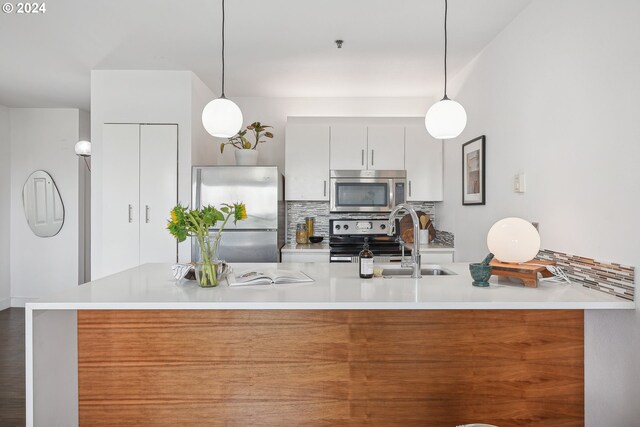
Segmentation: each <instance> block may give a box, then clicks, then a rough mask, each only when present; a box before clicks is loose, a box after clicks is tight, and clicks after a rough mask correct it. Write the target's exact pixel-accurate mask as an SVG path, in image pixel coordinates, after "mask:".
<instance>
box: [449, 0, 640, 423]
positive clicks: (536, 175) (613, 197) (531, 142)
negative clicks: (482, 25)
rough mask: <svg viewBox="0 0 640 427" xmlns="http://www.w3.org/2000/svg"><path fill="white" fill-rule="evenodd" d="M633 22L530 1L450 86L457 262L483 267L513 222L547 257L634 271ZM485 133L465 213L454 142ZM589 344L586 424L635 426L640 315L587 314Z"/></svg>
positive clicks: (637, 60) (612, 7) (639, 95)
mask: <svg viewBox="0 0 640 427" xmlns="http://www.w3.org/2000/svg"><path fill="white" fill-rule="evenodd" d="M639 16H640V2H637V1H634V0H619V1H616V2H610V1H606V0H586V1H585V0H563V1H554V0H534V1H533V2H532V4H531V5H530V6H529V7H528V8H527V9H525V10H524V11H523V12H522V13H521V14H520V15H519V16H518V17H517V18H516V19H515V20H514V21H513V22H512V23H511V24H510V25H509V26H508V27H507V28H506V29H505V30H504V31H503V32H502V33H501V34H500V35H499V36H498V37H497V38H496V39H495V40H494V41H493V42H492V43H491V44H490V45H489V46H488V47H487V48H486V49H485V50H484V51H483V52H482V53H481V54H480V55H479V56H478V57H477V58H476V60H475V61H474V63H473V64H472V65H471V66H470V67H469V69H468V70H466V73H465V75H464V76H462V77H461V78H459V79H458V80H457V81H455V82H454V83H455V86H456V87H457V91H452V93H451V94H452V95H455V99H457V100H458V101H460V102H461V103H462V104H463V105H464V106H465V108H466V110H467V114H468V117H469V122H468V126H467V128H466V130H465V132H464V133H463V135H462V136H461V137H459V138H457V140H455V141H446V142H445V168H446V171H445V198H444V199H445V202H443V203H442V206H440V207H439V211H438V216H439V218H440V220H441V221H442V222H441V225H440V226H441V228H443V229H445V230H451V231H453V232H454V233H455V239H456V258H457V259H458V260H460V261H471V260H480V259H482V257H484V256H485V255H486V253H487V252H488V250H487V248H486V243H485V238H486V233H487V231H488V229H489V227H490V226H491V225H492V224H493V222H495V221H496V220H498V219H500V218H502V217H506V216H511V215H515V216H521V217H524V218H526V219H528V220H532V221H539V222H540V234H541V238H542V246H543V247H544V248H550V249H555V250H559V251H563V252H567V253H570V254H577V255H584V256H588V257H595V258H597V259H600V260H603V261H615V262H620V263H624V264H629V265H632V266H635V267H636V269H637V268H640V244H639V243H638V242H639V241H640V228H639V227H638V226H637V213H638V212H639V210H640V202H639V199H640V192H639V191H640V187H639V183H640V168H638V166H637V162H638V159H640V143H639V138H640V121H639V120H638V116H639V113H640V108H639V107H638V100H639V99H640V84H638V76H639V75H640V43H639V42H638V41H639V40H640V26H638V24H637V18H638V17H639ZM456 92H457V93H456ZM481 134H486V135H487V205H486V206H470V207H465V206H462V205H461V194H460V192H461V182H460V181H461V173H462V172H461V144H462V143H463V142H465V141H467V140H470V139H472V138H473V137H476V136H478V135H481ZM519 171H523V172H525V173H526V185H527V192H526V193H525V194H516V193H514V192H513V191H512V179H513V175H514V174H515V173H516V172H519ZM585 345H586V350H585V365H586V366H585V371H586V380H585V381H586V405H585V409H586V421H587V425H589V426H631V425H637V424H638V419H640V405H638V396H639V395H640V364H639V363H638V355H640V315H638V313H636V312H633V311H632V312H624V313H613V312H606V311H605V312H602V311H589V312H587V313H586V325H585Z"/></svg>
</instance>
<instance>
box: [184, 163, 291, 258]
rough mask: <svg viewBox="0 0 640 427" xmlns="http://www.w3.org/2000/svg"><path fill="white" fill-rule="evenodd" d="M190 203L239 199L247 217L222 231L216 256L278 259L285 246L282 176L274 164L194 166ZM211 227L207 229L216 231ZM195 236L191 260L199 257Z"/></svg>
mask: <svg viewBox="0 0 640 427" xmlns="http://www.w3.org/2000/svg"><path fill="white" fill-rule="evenodd" d="M192 179H193V188H192V199H193V200H192V206H194V207H196V208H201V207H202V206H206V205H213V206H215V207H217V208H218V207H219V206H220V204H221V203H229V204H231V203H237V202H242V203H244V204H245V205H246V206H247V215H248V218H247V219H246V220H243V221H238V223H237V224H236V225H233V223H232V222H231V221H229V223H228V224H227V226H226V227H225V229H224V231H223V232H222V240H221V242H220V249H219V252H218V256H219V258H220V259H223V260H225V261H227V262H279V261H280V248H282V246H283V245H284V233H285V225H284V221H285V218H284V215H285V210H284V191H283V190H284V189H283V177H282V174H281V173H280V172H279V171H278V168H277V167H276V166H196V167H194V168H193V172H192ZM216 231H217V230H216V229H212V230H211V231H210V232H211V233H214V232H216ZM199 252H200V251H199V250H198V244H197V242H196V241H195V239H192V243H191V259H192V260H193V261H198V258H199V257H200V253H199Z"/></svg>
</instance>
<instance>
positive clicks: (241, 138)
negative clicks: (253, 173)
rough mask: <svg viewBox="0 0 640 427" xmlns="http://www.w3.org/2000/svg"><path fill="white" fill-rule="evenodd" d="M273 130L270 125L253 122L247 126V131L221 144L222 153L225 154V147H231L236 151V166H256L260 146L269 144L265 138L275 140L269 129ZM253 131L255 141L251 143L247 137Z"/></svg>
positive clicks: (242, 131)
mask: <svg viewBox="0 0 640 427" xmlns="http://www.w3.org/2000/svg"><path fill="white" fill-rule="evenodd" d="M270 128H272V126H269V125H263V124H262V123H260V122H253V123H251V124H250V125H248V126H247V128H246V129H244V130H241V131H240V132H238V133H237V134H236V135H234V136H232V137H231V138H229V140H228V141H227V142H223V143H221V144H220V153H224V147H225V146H226V145H231V146H233V147H235V148H237V150H236V164H237V165H242V166H255V165H257V164H258V150H257V148H258V144H261V143H263V142H267V140H266V139H265V138H269V139H271V138H273V133H272V132H269V131H268V130H267V129H270ZM249 131H251V132H252V133H253V139H254V141H253V142H251V141H249V139H248V138H247V137H246V136H245V135H247V133H248V132H249Z"/></svg>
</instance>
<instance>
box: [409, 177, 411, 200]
mask: <svg viewBox="0 0 640 427" xmlns="http://www.w3.org/2000/svg"><path fill="white" fill-rule="evenodd" d="M409 197H411V181H409Z"/></svg>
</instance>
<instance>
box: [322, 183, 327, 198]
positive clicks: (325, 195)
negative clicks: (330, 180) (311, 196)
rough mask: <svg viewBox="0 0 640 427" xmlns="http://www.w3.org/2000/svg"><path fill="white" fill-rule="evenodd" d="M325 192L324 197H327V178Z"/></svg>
mask: <svg viewBox="0 0 640 427" xmlns="http://www.w3.org/2000/svg"><path fill="white" fill-rule="evenodd" d="M323 194H324V197H327V181H326V180H325V181H324V190H323Z"/></svg>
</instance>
